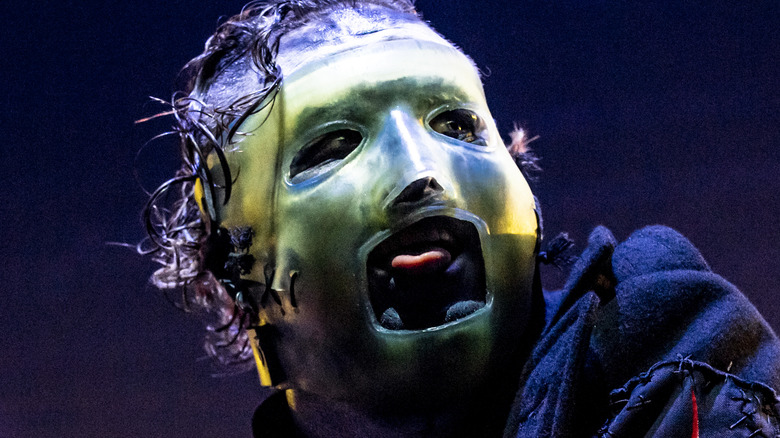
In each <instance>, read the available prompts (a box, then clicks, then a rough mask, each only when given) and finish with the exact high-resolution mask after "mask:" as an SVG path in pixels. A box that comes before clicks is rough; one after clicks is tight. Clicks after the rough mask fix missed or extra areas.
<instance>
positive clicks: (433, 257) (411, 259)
mask: <svg viewBox="0 0 780 438" xmlns="http://www.w3.org/2000/svg"><path fill="white" fill-rule="evenodd" d="M451 260H452V256H451V255H450V252H449V251H447V250H446V249H444V248H432V249H430V250H428V251H426V252H424V253H422V254H419V255H411V254H399V255H397V256H395V257H394V258H393V261H392V263H391V266H392V267H393V268H394V269H401V270H405V271H407V272H408V273H410V274H428V273H432V272H436V271H438V270H440V269H443V268H445V267H446V266H447V265H449V264H450V261H451Z"/></svg>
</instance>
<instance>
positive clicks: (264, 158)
mask: <svg viewBox="0 0 780 438" xmlns="http://www.w3.org/2000/svg"><path fill="white" fill-rule="evenodd" d="M185 73H187V74H188V75H189V76H190V77H191V81H190V85H189V88H188V90H187V92H186V94H183V95H182V96H181V97H180V98H178V99H177V100H176V101H175V102H174V114H175V116H176V119H177V122H178V124H177V128H178V129H177V131H178V132H179V134H180V135H181V138H182V143H181V145H182V156H183V160H184V166H183V168H182V170H181V172H180V173H179V174H178V175H177V177H176V178H174V179H173V180H171V181H170V182H169V183H168V184H166V185H164V186H163V187H161V188H160V189H159V190H158V191H157V192H156V193H155V194H154V196H153V198H152V200H151V202H150V204H149V207H148V208H147V211H146V216H147V221H148V227H149V230H150V236H151V237H152V239H153V241H154V242H155V243H156V244H157V249H156V251H155V254H156V256H157V258H158V260H159V261H160V262H162V263H163V265H164V267H163V268H162V269H160V270H159V271H158V272H156V273H155V276H154V279H153V280H154V282H155V283H156V284H157V285H159V286H160V287H162V288H184V289H185V291H186V292H187V293H186V294H185V296H186V298H185V299H186V300H187V303H186V304H188V305H190V306H200V307H206V308H208V309H211V310H213V311H214V312H215V313H216V314H217V316H218V317H219V319H220V323H219V324H215V325H214V326H213V327H212V330H211V338H210V342H209V344H208V345H209V346H210V350H211V352H212V353H214V355H215V356H218V357H222V358H223V359H225V358H227V359H225V360H229V361H234V362H237V363H243V362H246V361H247V360H252V359H254V360H253V362H255V363H256V365H257V368H258V369H259V372H260V379H261V382H262V383H263V384H264V385H269V386H273V387H275V388H277V390H278V391H277V392H276V393H275V394H274V395H272V396H271V397H270V398H269V399H268V400H266V401H265V402H264V403H263V404H262V405H261V406H260V407H259V408H258V410H257V412H256V414H255V417H254V419H253V427H254V431H255V434H256V436H263V437H266V436H307V437H319V436H338V437H345V436H360V437H379V436H381V437H384V436H410V437H411V436H415V437H436V436H500V435H502V434H505V435H506V436H529V437H537V436H594V435H600V436H609V437H616V436H645V435H648V436H685V437H689V436H698V434H699V433H701V434H702V436H710V435H714V434H720V435H718V436H775V434H777V433H778V429H777V422H778V411H777V407H778V406H777V404H776V403H777V399H776V397H775V393H774V392H773V391H772V389H771V387H775V388H776V387H778V383H780V359H779V358H780V345H779V344H778V341H777V338H776V337H775V335H774V334H773V333H772V331H771V329H770V328H769V327H768V326H767V325H766V323H765V322H764V321H763V320H762V319H761V317H760V316H759V315H758V314H757V312H756V311H755V310H754V309H753V307H752V306H751V305H750V304H749V303H748V302H747V301H746V299H745V298H744V297H743V296H742V295H741V294H740V293H739V292H738V291H736V290H735V289H734V288H733V286H731V285H729V284H728V283H726V282H725V281H724V280H722V279H721V278H720V277H718V276H716V275H715V274H713V273H711V272H710V270H709V267H708V266H707V264H706V262H705V261H704V260H703V259H702V258H701V256H700V255H699V253H698V252H697V251H696V249H695V248H693V246H691V244H690V243H689V242H688V241H687V240H685V239H684V238H682V237H681V236H680V235H678V234H677V233H675V232H674V231H671V230H669V229H666V228H662V227H652V228H647V229H645V230H642V231H640V232H638V233H636V234H635V235H634V236H632V237H631V238H630V239H629V240H628V241H626V242H625V243H623V244H621V245H616V243H615V241H614V239H613V238H612V236H611V234H610V233H609V231H607V230H605V229H597V230H596V231H594V233H593V235H592V236H591V239H590V242H589V247H588V248H587V249H586V251H585V253H584V254H583V255H582V257H581V258H580V259H579V260H578V262H577V264H576V265H575V266H574V268H573V273H572V277H571V279H570V280H569V282H568V284H567V285H566V287H565V288H564V290H563V291H561V292H558V293H546V294H545V293H543V292H542V289H541V285H540V283H539V280H538V262H539V260H541V259H544V258H545V256H547V255H542V256H540V255H539V248H540V246H541V244H542V233H541V216H540V212H539V209H538V206H537V203H536V201H535V199H534V197H533V195H532V194H531V191H530V189H529V187H528V185H527V183H526V181H525V178H524V176H523V173H522V172H521V170H520V169H518V164H520V165H521V166H520V167H521V168H522V165H523V164H524V163H525V164H529V163H530V164H531V165H532V164H533V160H532V159H531V158H529V157H528V156H527V155H525V154H524V152H525V150H524V144H523V140H522V138H519V137H518V136H516V138H515V141H514V142H513V144H512V145H510V146H509V148H507V147H506V146H505V145H504V144H503V142H502V140H501V137H500V135H499V133H498V132H497V129H496V127H495V125H494V122H493V118H492V117H491V115H490V112H489V110H488V107H487V104H486V102H485V98H484V94H483V91H482V85H481V82H480V78H479V75H478V74H477V71H476V69H475V67H474V65H473V63H472V62H471V61H470V59H469V58H468V57H466V56H465V55H464V54H463V53H461V52H460V51H459V50H458V49H457V48H455V47H453V45H452V44H450V43H449V42H448V41H447V40H445V39H444V38H442V37H441V36H440V35H438V34H437V33H436V32H434V31H433V30H432V29H431V28H430V27H428V26H427V25H426V24H425V23H424V22H422V21H421V20H420V18H419V17H418V16H417V15H416V13H415V11H414V9H413V7H412V5H411V4H410V3H409V2H408V1H406V0H371V1H364V2H353V1H335V0H330V1H319V2H316V1H311V0H308V1H304V0H296V1H276V2H271V3H270V4H265V3H263V4H251V5H250V6H248V7H247V8H245V10H244V11H243V12H242V13H241V14H240V15H238V16H236V17H233V18H232V19H230V20H229V21H228V22H226V23H225V24H223V25H222V26H220V28H219V29H218V30H217V32H216V33H215V34H214V36H213V37H212V38H211V39H209V41H208V42H207V44H206V49H205V51H204V53H203V54H202V55H200V56H199V57H197V58H195V59H193V60H192V61H191V62H190V63H189V64H188V65H187V67H186V68H185ZM174 187H176V188H178V190H179V191H178V192H177V193H179V194H180V195H181V198H180V199H179V200H178V202H176V203H175V205H174V206H173V207H172V208H168V209H164V208H162V207H161V206H160V203H161V202H162V199H163V194H165V193H166V192H168V191H170V190H171V189H172V188H174ZM751 434H752V435H751ZM761 434H763V435H761Z"/></svg>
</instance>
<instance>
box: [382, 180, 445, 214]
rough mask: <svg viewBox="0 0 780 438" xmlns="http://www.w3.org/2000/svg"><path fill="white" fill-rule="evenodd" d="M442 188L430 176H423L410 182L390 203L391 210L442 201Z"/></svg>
mask: <svg viewBox="0 0 780 438" xmlns="http://www.w3.org/2000/svg"><path fill="white" fill-rule="evenodd" d="M443 194H444V188H443V187H442V186H441V185H440V184H439V182H438V181H436V178H434V177H432V176H425V177H422V178H419V179H416V180H414V181H412V182H411V183H410V184H409V185H408V186H406V187H405V188H404V189H403V190H402V191H401V193H399V194H398V196H396V197H395V199H393V201H392V202H391V203H390V208H392V209H403V208H405V207H409V206H414V205H416V204H421V203H425V202H431V201H437V200H441V199H442V195H443Z"/></svg>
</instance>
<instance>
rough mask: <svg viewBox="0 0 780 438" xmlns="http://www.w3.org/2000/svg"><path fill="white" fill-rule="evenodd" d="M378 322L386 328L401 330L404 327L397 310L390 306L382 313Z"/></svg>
mask: <svg viewBox="0 0 780 438" xmlns="http://www.w3.org/2000/svg"><path fill="white" fill-rule="evenodd" d="M379 324H380V325H381V326H382V327H384V328H386V329H388V330H401V329H403V328H404V322H403V321H401V316H400V315H398V311H396V310H395V309H394V308H392V307H391V308H389V309H387V310H385V311H384V313H382V317H381V318H380V319H379Z"/></svg>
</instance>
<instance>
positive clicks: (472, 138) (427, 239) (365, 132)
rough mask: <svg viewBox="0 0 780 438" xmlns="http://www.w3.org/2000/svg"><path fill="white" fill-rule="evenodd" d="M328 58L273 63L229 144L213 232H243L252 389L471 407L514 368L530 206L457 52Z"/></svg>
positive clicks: (381, 50) (437, 45)
mask: <svg viewBox="0 0 780 438" xmlns="http://www.w3.org/2000/svg"><path fill="white" fill-rule="evenodd" d="M419 27H420V28H425V27H424V26H423V25H422V24H420V25H419ZM425 29H427V28H425ZM323 50H326V49H323ZM327 50H328V51H329V52H328V54H327V56H322V57H316V56H315V57H314V58H313V59H311V60H309V61H307V62H304V63H302V64H300V65H296V66H295V68H293V69H288V70H284V65H282V67H283V71H285V78H284V81H283V84H282V87H281V89H280V91H279V92H278V94H277V95H276V97H275V99H274V101H273V103H272V104H270V105H268V106H267V107H265V109H263V110H262V111H260V112H257V113H256V114H253V115H251V116H250V117H249V118H247V119H246V120H245V122H244V123H243V124H242V126H241V127H239V129H238V131H239V132H240V133H241V134H239V135H238V136H237V139H236V141H235V142H234V144H232V145H228V146H226V147H225V150H226V155H227V160H228V162H229V163H230V166H231V170H232V171H233V173H234V175H235V174H237V176H236V177H235V183H234V185H233V194H232V197H231V199H230V201H229V202H228V203H227V205H225V206H220V207H219V209H218V211H217V213H216V216H217V217H216V218H215V219H216V220H217V221H218V222H220V225H221V226H223V227H226V228H229V229H230V228H237V227H251V228H252V229H253V230H254V232H255V237H254V244H253V245H252V246H251V247H250V248H249V252H250V253H251V254H252V256H254V258H255V260H256V262H255V264H254V266H253V268H252V270H251V272H250V273H249V274H247V275H245V276H244V278H245V279H247V280H251V281H254V282H256V284H258V287H257V288H256V290H254V291H252V292H251V295H252V296H253V297H254V300H255V301H256V302H257V307H258V309H259V320H260V324H259V328H258V329H257V339H258V340H259V342H258V344H257V345H255V348H256V354H257V360H258V367H259V369H260V371H261V376H262V380H263V381H264V383H266V384H273V385H281V387H284V388H291V389H293V390H294V391H303V392H306V393H310V394H315V395H316V396H320V397H324V398H327V399H334V400H342V401H345V402H348V403H359V404H362V405H363V406H366V407H376V408H382V407H384V406H403V407H408V408H410V409H411V408H418V407H420V406H442V405H446V404H447V403H450V402H451V401H452V400H456V399H462V398H464V397H469V396H471V395H472V394H474V393H475V391H478V390H480V388H484V387H485V386H486V385H488V384H495V383H496V382H495V376H500V375H502V373H503V372H504V371H503V370H505V369H506V368H508V367H514V368H515V369H517V370H519V368H520V366H521V364H519V363H516V361H517V360H518V359H517V353H518V351H519V350H520V349H521V348H522V346H523V343H524V339H525V338H524V335H525V334H526V333H527V331H528V330H527V329H528V327H529V321H530V320H531V317H532V315H531V312H532V310H535V309H532V305H531V303H532V293H531V291H532V282H533V277H534V271H535V255H536V254H535V253H536V245H537V235H538V221H537V215H536V212H535V203H534V198H533V196H532V194H531V191H530V189H529V187H528V185H527V184H526V181H525V180H524V178H523V177H522V174H521V173H520V171H519V170H518V169H517V168H516V166H515V164H514V162H513V160H512V158H511V157H510V156H509V154H508V152H507V151H506V149H505V147H504V144H503V143H502V141H501V138H500V136H499V134H498V132H497V130H496V127H495V125H494V122H493V119H492V117H491V115H490V112H489V110H488V108H487V104H486V103H485V98H484V93H483V91H482V86H481V82H480V80H479V77H478V75H477V73H476V70H475V68H474V67H473V65H472V63H471V62H470V60H469V59H468V58H467V57H465V56H464V55H463V54H462V53H460V52H459V51H458V50H456V49H455V48H453V47H452V46H451V45H449V44H447V43H445V42H444V41H443V40H441V41H436V40H434V39H433V38H430V39H427V40H426V39H420V38H415V37H413V36H411V37H410V36H407V37H405V38H391V39H390V40H386V41H377V42H371V43H367V44H362V45H360V44H358V45H353V46H349V47H345V48H344V50H341V51H335V52H334V51H333V48H332V47H328V48H327ZM331 52H333V53H331ZM215 173H218V172H215ZM277 376H281V377H279V378H277V379H274V378H273V377H277ZM489 382H490V383H489ZM499 383H500V382H499ZM420 394H424V395H425V396H424V397H420Z"/></svg>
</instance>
